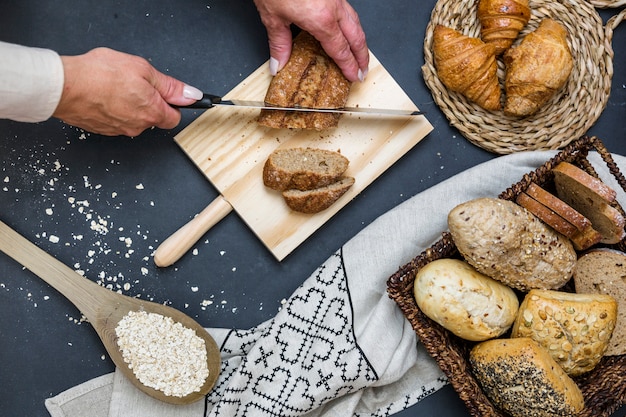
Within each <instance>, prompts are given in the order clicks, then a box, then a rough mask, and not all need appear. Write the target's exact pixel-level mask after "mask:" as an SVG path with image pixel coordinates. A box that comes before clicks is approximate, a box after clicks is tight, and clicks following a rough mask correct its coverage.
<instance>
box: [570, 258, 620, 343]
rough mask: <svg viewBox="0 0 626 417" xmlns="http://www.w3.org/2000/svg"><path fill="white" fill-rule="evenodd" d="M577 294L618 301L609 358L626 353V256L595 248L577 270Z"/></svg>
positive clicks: (580, 260)
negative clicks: (597, 295)
mask: <svg viewBox="0 0 626 417" xmlns="http://www.w3.org/2000/svg"><path fill="white" fill-rule="evenodd" d="M573 276H574V285H575V287H576V292H578V293H591V294H607V295H610V296H612V297H613V298H615V299H616V300H617V322H616V325H615V329H614V330H613V336H612V337H611V340H610V341H609V346H608V348H607V350H606V355H623V354H626V253H624V252H620V251H617V250H613V249H606V248H602V249H593V250H591V251H589V252H587V253H586V254H584V255H582V256H581V257H580V258H579V259H578V262H577V263H576V267H575V268H574V274H573Z"/></svg>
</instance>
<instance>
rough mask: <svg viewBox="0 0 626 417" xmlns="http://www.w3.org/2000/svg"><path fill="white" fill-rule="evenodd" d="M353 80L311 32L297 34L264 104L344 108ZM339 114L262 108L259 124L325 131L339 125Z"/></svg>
mask: <svg viewBox="0 0 626 417" xmlns="http://www.w3.org/2000/svg"><path fill="white" fill-rule="evenodd" d="M350 87H351V83H350V81H348V79H346V77H345V76H344V75H343V73H342V72H341V70H340V69H339V67H338V66H337V64H336V63H335V62H334V61H333V60H332V59H331V58H330V57H329V56H328V55H327V54H326V53H325V52H324V49H323V48H322V46H321V45H320V43H319V42H318V41H317V40H316V39H315V38H314V37H313V36H311V34H309V33H308V32H305V31H302V32H300V33H299V34H298V36H296V38H295V39H294V43H293V48H292V51H291V56H290V58H289V61H288V62H287V64H286V65H285V67H284V68H283V69H282V70H280V71H279V72H278V74H276V76H274V78H272V81H271V82H270V85H269V87H268V90H267V93H266V95H265V103H266V104H268V105H272V106H278V107H298V106H300V107H318V108H341V107H345V105H346V102H347V100H348V95H349V93H350ZM339 117H340V115H339V114H338V113H321V112H294V111H279V110H262V111H261V114H260V115H259V119H258V123H259V124H261V125H262V126H266V127H272V128H279V129H284V128H289V129H315V130H324V129H329V128H332V127H336V126H337V125H338V124H339Z"/></svg>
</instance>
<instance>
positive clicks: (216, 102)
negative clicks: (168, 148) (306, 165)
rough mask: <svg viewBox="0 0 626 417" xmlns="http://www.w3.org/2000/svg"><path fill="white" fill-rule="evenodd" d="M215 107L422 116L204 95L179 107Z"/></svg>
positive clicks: (398, 111) (409, 113) (392, 111)
mask: <svg viewBox="0 0 626 417" xmlns="http://www.w3.org/2000/svg"><path fill="white" fill-rule="evenodd" d="M215 106H231V107H247V108H254V109H264V110H283V111H307V112H317V113H362V114H364V113H367V114H374V115H380V116H384V115H386V116H420V115H423V114H424V113H422V112H421V111H419V110H396V109H374V108H371V107H341V108H337V109H332V108H313V107H278V106H272V105H268V104H266V103H264V102H263V101H250V100H235V99H231V100H223V99H222V97H220V96H215V95H213V94H204V96H203V97H202V99H200V100H198V101H196V102H195V103H193V104H190V105H188V106H179V107H180V108H187V109H210V108H213V107H215Z"/></svg>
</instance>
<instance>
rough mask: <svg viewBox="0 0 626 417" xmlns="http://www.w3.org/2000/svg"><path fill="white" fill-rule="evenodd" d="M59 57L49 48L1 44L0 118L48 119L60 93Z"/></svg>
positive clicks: (61, 87)
mask: <svg viewBox="0 0 626 417" xmlns="http://www.w3.org/2000/svg"><path fill="white" fill-rule="evenodd" d="M63 83H64V74H63V62H62V61H61V57H60V56H59V54H57V53H56V52H54V51H51V50H49V49H41V48H31V47H26V46H20V45H14V44H10V43H6V42H0V118H1V119H12V120H16V121H20V122H41V121H44V120H47V119H49V118H50V117H51V116H52V113H54V110H55V109H56V108H57V105H58V104H59V101H60V100H61V93H62V92H63Z"/></svg>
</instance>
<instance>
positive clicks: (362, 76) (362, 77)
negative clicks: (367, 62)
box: [357, 68, 369, 82]
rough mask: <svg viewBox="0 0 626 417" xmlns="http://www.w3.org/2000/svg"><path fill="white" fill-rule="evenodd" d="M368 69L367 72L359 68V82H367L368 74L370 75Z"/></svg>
mask: <svg viewBox="0 0 626 417" xmlns="http://www.w3.org/2000/svg"><path fill="white" fill-rule="evenodd" d="M368 71H369V70H368V69H367V68H365V70H362V69H360V68H359V72H358V73H357V77H359V81H361V82H363V81H365V77H367V73H368Z"/></svg>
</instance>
